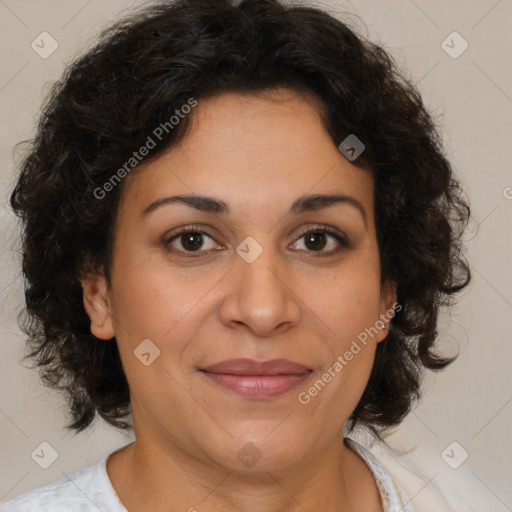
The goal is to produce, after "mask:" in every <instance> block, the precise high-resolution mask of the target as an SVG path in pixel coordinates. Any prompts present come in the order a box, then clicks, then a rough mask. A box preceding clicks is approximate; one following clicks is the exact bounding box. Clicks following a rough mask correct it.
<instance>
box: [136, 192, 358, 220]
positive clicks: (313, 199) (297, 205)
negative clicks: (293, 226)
mask: <svg viewBox="0 0 512 512" xmlns="http://www.w3.org/2000/svg"><path fill="white" fill-rule="evenodd" d="M173 203H181V204H185V205H187V206H190V207H192V208H195V209H196V210H199V211H201V212H207V213H215V214H222V215H228V214H229V213H231V209H230V208H229V205H228V204H227V203H225V202H224V201H221V200H220V199H215V198H213V197H208V196H198V195H192V194H190V195H187V194H183V195H178V196H169V197H162V198H160V199H157V200H156V201H153V202H152V203H151V204H150V205H149V206H148V207H147V208H145V209H144V211H143V212H142V217H146V216H147V215H149V214H150V213H152V212H154V211H155V210H157V209H158V208H160V207H162V206H165V205H169V204H173ZM336 204H346V205H350V206H353V207H355V208H356V209H357V210H358V211H359V212H360V213H361V216H362V217H363V220H364V225H365V226H367V216H366V210H365V209H364V206H363V205H362V204H361V202H360V201H359V200H357V199H356V198H355V197H352V196H348V195H343V194H309V195H305V196H302V197H299V198H298V199H296V200H295V201H294V202H293V204H292V206H291V208H290V210H289V212H288V214H292V215H299V214H301V213H307V212H313V211H318V210H322V209H324V208H328V207H330V206H334V205H336Z"/></svg>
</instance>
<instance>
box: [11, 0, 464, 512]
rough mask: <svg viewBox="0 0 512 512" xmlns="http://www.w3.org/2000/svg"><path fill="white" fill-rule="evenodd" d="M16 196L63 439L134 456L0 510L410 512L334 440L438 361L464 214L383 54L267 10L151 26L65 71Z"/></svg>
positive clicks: (380, 471)
mask: <svg viewBox="0 0 512 512" xmlns="http://www.w3.org/2000/svg"><path fill="white" fill-rule="evenodd" d="M11 202H12V206H13V209H14V210H15V212H16V213H17V214H18V215H19V216H20V217H21V218H22V220H23V223H24V235H23V236H24V252H23V270H24V274H25V276H26V300H27V310H28V314H29V320H28V322H27V323H26V325H25V329H26V332H27V334H28V335H29V338H30V342H31V349H32V352H31V354H30V356H31V357H32V358H34V360H35V361H37V363H38V365H39V366H40V368H41V372H42V376H43V379H44V381H45V382H46V383H47V384H49V385H51V386H53V387H55V388H58V389H60V390H62V391H63V392H64V393H65V395H66V396H67V399H68V402H69V404H70V414H71V417H72V422H71V423H70V425H69V426H68V427H69V428H70V429H73V430H75V431H77V432H80V431H82V430H84V429H86V428H87V427H88V426H89V425H91V424H92V423H93V422H94V420H95V417H96V414H98V415H99V416H100V417H101V418H103V419H104V420H105V421H107V422H108V423H110V424H111V425H113V426H115V427H117V428H121V429H129V428H133V429H134V433H135V442H133V443H131V444H130V445H127V446H126V447H124V448H122V449H121V450H118V451H116V452H114V453H111V454H109V455H107V456H106V457H105V458H104V459H103V460H102V461H100V462H99V463H98V464H97V465H95V466H92V467H90V468H85V469H83V470H81V471H80V472H78V473H76V474H75V475H73V476H72V477H71V478H70V479H68V478H64V479H61V480H59V481H57V482H54V483H52V484H48V485H47V486H43V487H41V488H38V489H35V490H32V491H29V492H27V493H24V494H23V495H21V496H19V497H17V498H15V499H14V500H11V501H10V502H8V503H7V504H6V505H5V507H4V510H5V512H20V511H26V510H35V509H37V510H51V511H67V510H84V511H88V510H97V509H100V510H103V511H130V512H132V511H139V510H148V511H149V510H150V511H154V512H158V511H160V510H162V511H163V510H166V511H168V510H173V511H174V510H176V511H178V510H188V511H194V510H199V511H214V510H224V511H231V510H244V511H260V510H265V511H267V512H268V511H295V510H310V511H312V510H319V509H320V508H321V509H322V510H326V511H343V512H352V511H360V510H364V511H368V512H370V511H386V512H390V511H393V512H395V511H399V510H400V511H413V510H415V508H414V506H413V503H412V500H411V497H409V496H407V495H406V494H405V492H404V491H403V489H402V488H401V486H400V484H399V482H396V481H395V480H394V479H393V478H392V477H391V476H390V475H389V473H388V472H387V471H386V469H385V468H384V467H383V466H382V465H381V464H380V463H379V462H378V461H377V460H376V459H375V458H373V457H372V455H371V454H370V453H369V452H368V451H367V450H365V449H364V448H363V447H362V446H360V445H359V444H357V443H356V442H354V441H352V440H350V439H349V438H348V437H347V435H348V434H350V433H351V432H353V431H354V429H356V428H362V429H366V430H368V431H369V432H371V433H372V434H373V435H374V436H375V437H376V438H377V439H382V438H383V436H384V435H385V433H386V431H387V430H388V429H389V428H390V427H393V426H396V425H398V424H399V423H400V421H401V420H402V419H403V418H404V417H405V416H406V415H407V413H408V412H409V410H410V407H411V404H412V402H413V400H414V399H417V398H419V396H420V379H421V374H422V371H423V369H424V368H428V369H432V370H440V369H442V368H444V367H445V366H446V365H447V364H448V363H449V362H450V360H449V359H446V358H443V357H442V356H441V355H439V354H437V353H436V350H435V340H436V335H437V331H436V324H437V318H438V312H439V308H440V307H441V306H447V305H449V304H450V303H451V300H452V297H453V296H454V294H456V293H457V292H459V291H460V290H461V289H462V288H464V287H465V286H466V285H467V284H468V282H469V279H470V275H469V269H468V266H467V264H466V262H465V260H464V259H463V257H461V254H460V252H461V241H460V234H461V232H462V230H463V228H464V227H465V225H466V222H467V219H468V215H469V207H468V206H467V204H466V203H465V201H464V199H463V198H462V194H461V191H460V189H459V185H458V183H457V181H456V179H455V177H454V176H453V174H452V169H451V166H450V164H449V162H448V161H447V160H446V159H445V157H444V155H443V152H442V144H441V141H440V139H439V136H438V134H437V131H436V129H435V126H434V124H433V123H432V121H431V119H430V117H429V114H428V113H427V111H426V109H425V107H424V105H423V103H422V101H421V98H420V96H419V93H418V92H417V90H416V89H415V88H414V86H413V85H412V84H410V83H409V82H407V81H406V80H405V79H404V78H402V77H401V75H400V74H399V72H398V71H397V69H396V67H395V65H394V63H393V61H392V59H391V58H390V57H389V56H388V55H387V54H386V52H385V51H384V50H383V49H382V48H380V47H378V46H376V45H374V44H372V43H370V42H368V41H365V40H363V39H362V38H361V37H360V36H358V35H356V34H354V32H353V31H352V30H350V29H349V28H348V27H347V26H346V25H345V24H343V23H342V22H341V21H338V20H335V19H334V18H332V17H331V16H329V15H327V14H325V13H322V12H321V11H319V10H316V9H312V8H301V7H285V6H283V5H280V4H279V3H278V2H277V1H275V0H246V1H245V2H242V3H241V4H240V5H238V6H235V5H233V4H232V3H230V2H228V1H227V0H226V1H218V0H217V1H213V0H182V1H177V2H173V3H169V4H165V5H162V6H157V7H152V8H148V9H146V10H144V11H142V12H140V13H138V14H137V15H136V16H133V17H132V18H129V19H126V20H123V21H122V22H120V23H118V24H117V25H116V26H115V27H113V28H111V29H110V30H109V31H107V32H106V33H105V34H103V36H102V38H101V40H100V42H99V43H98V44H97V46H96V47H95V48H93V49H92V50H91V51H89V52H88V53H87V54H86V55H84V56H83V57H81V58H80V59H78V60H77V61H76V62H74V63H73V64H72V65H71V66H70V67H69V68H68V70H67V72H66V74H65V76H64V78H63V79H62V81H61V82H60V83H59V84H58V85H57V86H56V87H55V88H54V90H53V92H52V94H51V96H50V98H49V100H48V102H47V104H46V106H45V109H44V112H43V116H42V117H41V122H40V125H39V130H38V134H37V136H36V139H35V140H34V144H33V147H32V149H31V152H30V154H29V155H28V156H27V158H26V160H25V161H24V163H23V165H22V168H21V172H20V176H19V181H18V183H17V185H16V188H15V190H14V192H13V194H12V199H11ZM128 415H131V417H132V420H133V427H132V424H131V422H130V421H125V420H124V419H123V418H126V417H127V416H128ZM70 480H71V481H70ZM45 507H46V508H45Z"/></svg>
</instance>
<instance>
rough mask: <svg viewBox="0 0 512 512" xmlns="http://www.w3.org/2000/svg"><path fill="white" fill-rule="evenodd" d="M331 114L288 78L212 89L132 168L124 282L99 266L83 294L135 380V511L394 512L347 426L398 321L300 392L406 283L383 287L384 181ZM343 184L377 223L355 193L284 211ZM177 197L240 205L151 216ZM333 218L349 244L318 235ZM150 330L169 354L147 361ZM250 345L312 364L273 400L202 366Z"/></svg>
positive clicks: (127, 470)
mask: <svg viewBox="0 0 512 512" xmlns="http://www.w3.org/2000/svg"><path fill="white" fill-rule="evenodd" d="M321 111H322V105H321V104H320V103H319V101H318V100H317V99H315V98H314V97H309V96H305V95H304V94H299V93H298V92H295V91H292V90H289V89H277V90H274V91H272V92H269V91H267V92H265V93H259V94H257V95H256V94H250V95H243V94H238V93H237V94H235V93H225V94H222V95H219V96H216V97H214V98H212V99H208V100H204V101H199V105H198V106H197V107H196V108H195V109H194V110H193V113H192V114H191V116H192V118H191V121H192V124H191V127H190V131H189V133H188V134H187V136H186V137H185V138H184V139H183V140H182V141H181V142H180V144H178V145H176V146H173V147H172V149H170V150H169V151H168V152H167V153H165V154H164V155H163V156H161V157H159V158H158V159H156V160H155V161H153V162H151V163H150V164H148V165H146V166H145V168H144V169H142V170H138V171H136V172H135V173H133V174H132V175H130V176H129V177H128V178H127V182H126V184H125V185H126V186H125V189H124V191H123V197H122V200H121V204H120V209H119V217H118V224H117V228H116V236H115V244H114V252H113V264H112V273H111V280H110V286H108V285H107V283H106V281H105V279H104V277H103V276H102V275H101V274H98V275H91V276H89V277H88V278H87V279H85V280H84V282H83V290H84V304H85V307H86V309H87V312H88V314H89V317H90V319H91V331H92V333H93V334H94V335H95V336H97V337H98V338H101V339H104V340H106V341H105V342H106V343H112V342H113V341H111V338H112V337H113V336H115V337H116V339H117V343H118V346H119V350H120V354H121V359H122V363H123V367H124V370H125V373H126V376H127V379H128V382H129V385H130V391H131V406H132V413H133V422H134V428H135V435H136V441H135V443H133V444H131V445H129V446H128V447H127V448H124V449H123V450H121V451H119V452H116V453H115V454H114V455H112V456H111V457H110V458H109V459H108V463H107V472H108V475H109V478H110V480H111V482H112V485H113V487H114V489H115V490H116V492H117V493H118V495H119V497H120V499H121V501H122V502H123V504H124V505H125V507H126V508H127V509H128V510H129V511H130V512H132V511H139V510H152V511H156V512H158V511H160V510H162V511H164V510H165V511H168V510H169V506H170V505H172V510H183V511H187V510H198V511H201V512H202V511H221V510H222V511H239V510H244V511H246V512H260V511H261V512H263V511H264V512H274V511H276V512H277V511H280V512H282V511H285V512H291V511H299V510H300V511H303V510H309V511H312V510H319V509H320V506H319V505H321V508H322V510H325V511H337V512H340V511H343V512H351V511H356V510H365V511H368V512H372V511H381V510H382V505H381V503H380V498H379V495H378V491H377V487H376V485H375V482H374V479H373V477H372V475H371V473H370V471H369V469H368V467H367V466H366V465H365V463H364V462H363V461H362V459H360V458H359V456H357V455H356V454H355V453H353V452H352V451H351V450H350V449H349V448H347V447H346V446H345V445H344V444H343V428H344V425H345V422H346V421H347V419H348V417H349V416H350V414H351V412H352V411H353V410H354V408H355V407H356V405H357V403H358V402H359V400H360V397H361V395H362V393H363V391H364V388H365V386H366V383H367V381H368V378H369V375H370V371H371V367H372V364H373V360H374V355H375V348H376V346H377V343H379V342H382V341H383V340H384V339H385V337H386V334H387V330H386V328H384V329H379V330H378V334H376V335H375V336H373V337H370V338H369V341H368V343H367V345H366V346H365V347H363V349H362V350H361V351H360V352H359V353H358V354H357V355H355V356H354V358H353V359H352V360H351V361H350V362H349V363H348V364H347V365H346V366H344V368H343V370H342V371H341V372H339V373H337V374H336V377H335V378H333V379H332V380H331V382H330V383H328V385H326V386H325V387H324V388H323V389H322V390H321V391H320V392H319V393H318V394H317V395H316V396H315V397H312V398H311V401H310V402H309V403H308V404H306V405H303V404H301V403H300V402H299V401H298V394H299V393H300V392H301V391H307V390H308V388H310V387H311V385H312V383H314V382H315V381H316V380H317V379H318V378H320V377H321V375H322V374H323V373H324V372H325V371H326V370H327V368H329V367H331V366H332V365H333V363H334V362H335V361H336V358H337V357H338V356H340V355H341V356H342V355H343V354H344V353H345V352H346V351H347V350H348V349H349V348H350V346H351V343H352V341H353V340H355V339H356V338H357V336H358V334H360V333H361V332H362V331H364V329H365V328H369V327H371V326H374V325H375V324H376V322H377V321H378V320H379V319H380V318H382V315H385V314H386V312H388V311H389V310H391V309H392V307H393V304H394V303H395V301H396V292H395V287H394V286H393V285H392V284H391V283H386V285H385V286H382V287H381V285H380V266H379V252H378V245H377V237H376V231H375V220H374V209H373V201H374V180H373V176H372V174H371V172H370V171H366V170H362V169H360V168H358V167H356V166H355V165H353V164H352V163H350V162H349V161H348V160H347V159H346V158H345V157H344V156H343V155H342V154H341V153H340V151H339V150H338V148H337V147H336V146H335V144H334V143H333V141H332V139H331V138H330V137H329V135H328V133H327V132H326V130H325V127H324V124H323V122H322V119H321V116H320V114H319V112H321ZM334 193H336V194H343V195H348V196H351V197H353V198H355V199H357V201H359V202H360V204H361V205H362V207H363V209H364V212H365V215H366V223H365V220H364V218H363V215H362V213H361V212H360V211H359V210H358V209H357V208H356V207H354V206H353V205H351V204H348V203H337V204H334V205H331V206H329V207H324V208H321V209H319V210H316V211H309V212H304V213H300V214H291V213H288V211H289V209H290V207H291V205H292V204H293V202H294V201H295V200H296V199H297V198H299V197H301V196H304V195H308V194H334ZM179 194H196V195H204V196H210V197H214V198H216V199H218V200H222V201H224V202H225V203H227V204H228V205H229V208H230V210H231V212H230V213H229V214H220V213H211V212H202V211H199V210H196V209H195V208H192V207H191V206H188V205H185V204H180V203H177V202H175V203H171V204H165V205H162V206H160V207H157V208H154V209H153V211H152V212H151V213H148V214H147V215H143V212H144V210H145V209H147V207H148V206H149V205H151V204H152V203H153V202H154V201H156V200H159V199H161V198H165V197H168V196H174V195H179ZM189 224H198V225H200V228H203V229H206V230H207V235H204V237H203V238H202V241H203V246H202V248H200V249H199V256H196V257H187V256H186V254H187V253H186V252H185V251H186V249H187V248H190V245H189V246H187V245H186V239H185V241H184V238H185V237H181V239H180V237H177V238H174V240H173V241H171V243H167V242H168V240H169V238H172V236H174V235H175V234H176V233H178V232H179V231H180V228H183V227H184V226H186V225H189ZM319 224H320V225H322V224H326V225H328V226H329V227H330V228H332V229H333V230H334V231H335V232H339V233H341V234H343V233H344V234H345V235H346V236H347V237H348V239H349V243H350V246H349V247H348V248H345V247H343V246H342V245H340V244H339V242H337V240H336V239H335V238H334V237H332V236H331V235H325V238H322V235H320V242H318V239H317V241H316V244H317V245H314V244H313V245H311V244H309V245H308V244H307V243H306V237H305V236H303V235H304V232H306V231H308V232H313V233H318V225H319ZM248 236H250V237H252V238H254V239H255V240H256V241H257V242H258V244H259V245H260V246H261V247H262V249H263V252H262V254H261V255H260V256H259V257H258V258H257V259H256V260H255V261H254V262H252V263H247V262H246V261H245V260H244V259H242V258H241V257H240V256H239V255H238V254H237V252H236V248H237V247H238V246H239V245H240V244H241V242H242V241H244V240H245V238H246V237H248ZM322 241H323V242H322ZM183 243H185V246H184V245H183ZM336 248H340V249H341V251H340V252H339V253H336V254H332V253H333V251H334V250H335V249H336ZM172 249H174V251H175V252H173V251H172ZM180 251H181V253H180ZM201 251H202V252H201ZM329 252H331V255H330V256H329V255H327V256H326V255H325V254H329ZM184 253H185V254H184ZM188 254H190V250H189V253H188ZM193 254H198V252H197V251H196V252H193ZM145 339H149V340H151V341H152V342H153V343H154V344H155V345H156V346H157V347H158V348H159V349H160V356H159V357H157V358H156V359H155V360H154V361H153V362H152V363H151V364H150V365H148V366H145V365H143V364H142V363H141V361H140V360H139V359H138V358H137V357H135V355H134V350H135V349H136V348H137V346H138V345H139V344H140V343H141V342H142V341H143V340H145ZM239 357H247V358H252V359H257V360H267V359H273V358H286V359H290V360H292V361H295V362H298V363H300V364H303V365H305V366H307V367H308V368H310V369H312V370H313V371H312V373H311V374H310V376H309V377H308V379H307V380H306V381H304V382H302V383H301V384H300V385H299V386H298V387H297V388H295V389H293V390H291V391H287V392H286V393H284V394H281V395H278V396H275V397H272V398H264V399H261V398H259V399H255V398H247V397H244V396H240V395H238V394H235V393H234V392H232V391H230V390H226V389H225V388H222V387H220V386H219V385H218V384H216V383H215V382H212V381H211V380H210V379H208V378H207V377H205V375H204V374H203V373H201V372H200V371H199V368H201V367H205V366H207V365H211V364H214V363H217V362H219V361H222V360H225V359H231V358H239ZM249 442H250V443H252V444H253V445H254V447H256V449H257V451H258V453H259V454H260V455H261V458H260V459H259V460H258V461H257V463H256V464H254V465H253V466H252V467H248V466H246V465H245V464H244V463H243V462H242V461H241V460H240V459H239V458H238V456H237V453H238V451H239V450H240V449H241V448H242V447H244V446H245V445H246V444H247V443H249ZM252 449H253V450H254V448H252Z"/></svg>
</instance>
